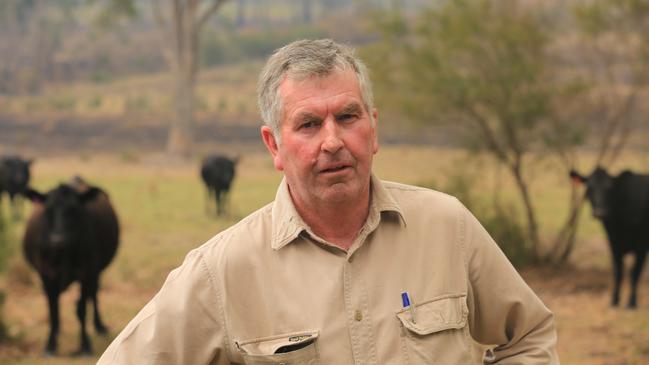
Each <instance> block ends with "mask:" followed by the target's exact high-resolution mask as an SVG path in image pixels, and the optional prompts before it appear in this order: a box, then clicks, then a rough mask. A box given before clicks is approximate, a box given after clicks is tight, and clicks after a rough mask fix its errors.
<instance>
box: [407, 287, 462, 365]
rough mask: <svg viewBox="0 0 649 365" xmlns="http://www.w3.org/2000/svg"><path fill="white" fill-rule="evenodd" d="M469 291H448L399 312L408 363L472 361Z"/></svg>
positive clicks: (457, 362) (460, 362) (413, 364)
mask: <svg viewBox="0 0 649 365" xmlns="http://www.w3.org/2000/svg"><path fill="white" fill-rule="evenodd" d="M468 313H469V310H468V307H467V305H466V294H452V295H444V296H440V297H437V298H434V299H431V300H427V301H424V302H421V303H417V304H414V305H413V308H412V309H403V310H401V311H399V312H397V318H398V319H399V322H400V327H401V342H402V343H401V345H402V346H401V348H402V352H403V357H404V362H405V363H407V364H412V365H417V364H471V363H474V360H473V356H472V344H471V340H470V338H469V334H468V330H467V328H466V327H467V318H468Z"/></svg>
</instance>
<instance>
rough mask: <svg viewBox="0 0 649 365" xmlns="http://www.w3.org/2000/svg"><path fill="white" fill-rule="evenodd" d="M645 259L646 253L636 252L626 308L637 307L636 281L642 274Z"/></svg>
mask: <svg viewBox="0 0 649 365" xmlns="http://www.w3.org/2000/svg"><path fill="white" fill-rule="evenodd" d="M646 258H647V251H636V255H635V263H634V265H633V270H632V271H631V295H630V296H629V303H628V304H627V308H631V309H635V308H636V307H637V306H638V303H637V302H638V281H639V280H640V274H642V269H643V267H644V263H645V259H646Z"/></svg>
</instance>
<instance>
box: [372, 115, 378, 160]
mask: <svg viewBox="0 0 649 365" xmlns="http://www.w3.org/2000/svg"><path fill="white" fill-rule="evenodd" d="M372 119H374V123H373V124H372V152H374V153H375V154H376V153H377V152H379V130H378V124H379V111H378V110H377V109H376V108H374V110H372Z"/></svg>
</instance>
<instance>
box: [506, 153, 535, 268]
mask: <svg viewBox="0 0 649 365" xmlns="http://www.w3.org/2000/svg"><path fill="white" fill-rule="evenodd" d="M510 169H511V171H512V174H513V175H514V179H515V181H516V186H517V187H518V191H519V193H520V194H521V198H522V199H523V205H524V207H525V216H526V217H527V234H528V239H529V240H530V242H529V244H530V249H531V252H532V258H533V259H534V261H539V259H540V252H539V246H540V243H539V242H540V239H539V229H538V223H537V221H536V214H535V213H534V205H533V204H532V198H531V197H530V194H529V189H528V187H527V183H526V182H525V179H524V178H523V175H522V173H521V165H520V163H515V164H513V165H510Z"/></svg>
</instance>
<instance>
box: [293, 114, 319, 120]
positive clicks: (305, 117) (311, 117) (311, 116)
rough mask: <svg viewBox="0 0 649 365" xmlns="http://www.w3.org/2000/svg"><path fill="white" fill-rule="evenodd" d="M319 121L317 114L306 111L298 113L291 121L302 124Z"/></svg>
mask: <svg viewBox="0 0 649 365" xmlns="http://www.w3.org/2000/svg"><path fill="white" fill-rule="evenodd" d="M319 119H321V118H320V117H319V116H318V115H317V114H315V113H312V112H307V111H303V112H299V113H297V115H295V116H294V117H293V120H294V121H298V122H302V121H305V120H319Z"/></svg>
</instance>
